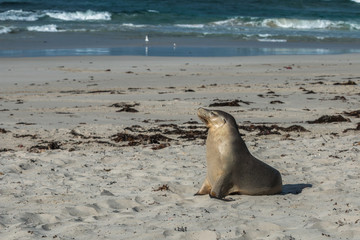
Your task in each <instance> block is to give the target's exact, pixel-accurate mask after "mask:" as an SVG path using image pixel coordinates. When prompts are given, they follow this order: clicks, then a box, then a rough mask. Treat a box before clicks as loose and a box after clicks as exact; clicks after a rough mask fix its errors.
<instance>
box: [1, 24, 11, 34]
mask: <svg viewBox="0 0 360 240" xmlns="http://www.w3.org/2000/svg"><path fill="white" fill-rule="evenodd" d="M12 31H13V28H12V27H5V26H0V34H7V33H11V32H12Z"/></svg>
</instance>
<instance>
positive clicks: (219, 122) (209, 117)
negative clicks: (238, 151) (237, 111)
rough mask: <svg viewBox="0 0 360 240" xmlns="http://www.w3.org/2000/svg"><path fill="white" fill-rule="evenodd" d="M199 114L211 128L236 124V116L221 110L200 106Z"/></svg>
mask: <svg viewBox="0 0 360 240" xmlns="http://www.w3.org/2000/svg"><path fill="white" fill-rule="evenodd" d="M197 114H198V116H199V118H200V119H201V121H203V122H204V123H205V124H206V126H207V127H208V128H211V129H218V128H222V127H224V126H236V121H235V119H234V117H233V116H231V115H230V114H228V113H226V112H223V111H220V110H209V109H205V108H199V109H198V112H197Z"/></svg>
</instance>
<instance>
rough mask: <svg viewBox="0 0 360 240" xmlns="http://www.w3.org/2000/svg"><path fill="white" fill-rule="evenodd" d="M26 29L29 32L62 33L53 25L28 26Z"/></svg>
mask: <svg viewBox="0 0 360 240" xmlns="http://www.w3.org/2000/svg"><path fill="white" fill-rule="evenodd" d="M26 29H27V30H28V31H30V32H63V30H59V29H58V27H57V26H56V25H55V24H49V25H42V26H29V27H27V28H26Z"/></svg>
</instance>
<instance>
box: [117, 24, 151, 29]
mask: <svg viewBox="0 0 360 240" xmlns="http://www.w3.org/2000/svg"><path fill="white" fill-rule="evenodd" d="M121 26H123V27H128V28H143V27H146V25H144V24H133V23H123V24H121Z"/></svg>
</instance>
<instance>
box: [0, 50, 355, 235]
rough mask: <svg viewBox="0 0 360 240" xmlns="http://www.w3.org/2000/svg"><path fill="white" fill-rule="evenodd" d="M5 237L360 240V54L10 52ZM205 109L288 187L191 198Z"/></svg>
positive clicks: (0, 138) (3, 70)
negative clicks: (231, 125)
mask: <svg viewBox="0 0 360 240" xmlns="http://www.w3.org/2000/svg"><path fill="white" fill-rule="evenodd" d="M0 83H1V88H0V119H1V121H0V183H1V185H0V186H1V187H0V239H87V240H88V239H204V240H205V239H206V240H207V239H279V240H294V239H296V240H299V239H304V240H305V239H360V201H359V199H360V191H359V190H360V163H359V161H360V157H359V156H360V137H359V136H360V134H359V131H360V118H359V117H360V115H359V114H360V112H359V111H360V88H359V85H360V56H359V55H358V54H353V55H317V56H305V55H303V56H279V55H278V56H259V57H223V58H216V57H214V58H182V57H174V58H171V57H140V56H132V57H129V56H97V57H92V56H84V57H48V58H0ZM199 107H206V108H212V109H220V110H223V111H227V112H229V113H230V114H232V115H233V116H234V117H235V119H236V120H237V123H238V124H239V129H240V133H241V134H243V139H244V141H245V142H246V144H247V146H248V148H249V150H250V151H251V153H252V154H253V155H255V156H256V157H258V158H259V159H261V160H263V161H264V162H266V163H268V164H269V165H271V166H273V167H275V168H276V169H278V170H279V171H280V172H281V174H282V179H283V184H284V185H283V192H282V194H279V195H273V196H246V195H234V196H231V197H232V198H233V199H234V201H231V202H225V201H219V200H215V199H211V198H209V196H194V193H196V192H197V190H198V189H199V188H200V186H201V184H202V182H203V180H204V179H205V176H206V158H205V151H206V149H205V139H206V128H205V125H204V124H203V123H201V121H200V120H199V119H198V117H197V115H196V111H197V109H198V108H199Z"/></svg>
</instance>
